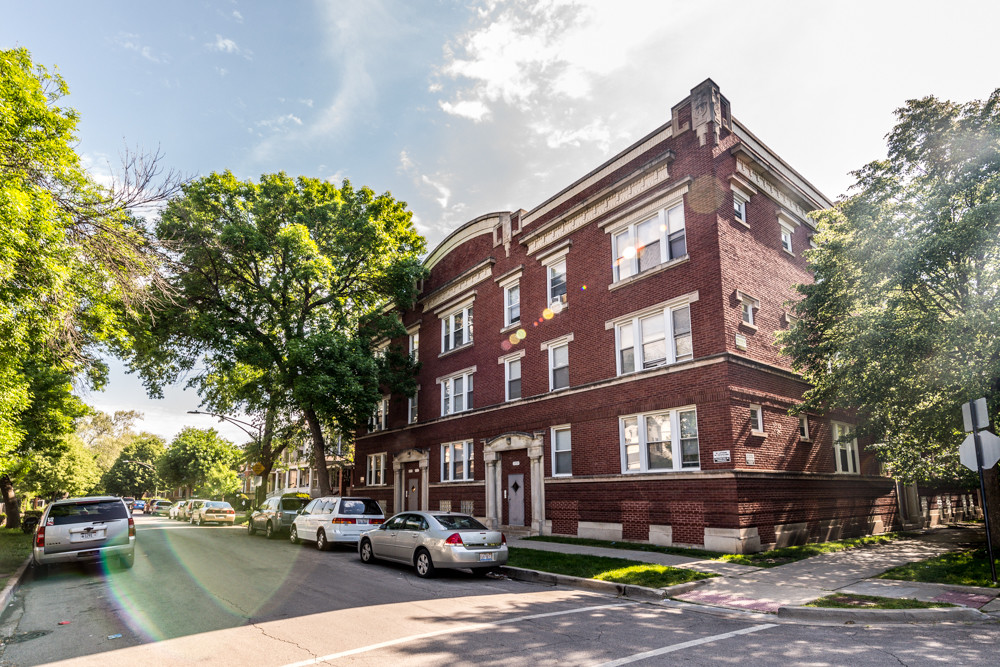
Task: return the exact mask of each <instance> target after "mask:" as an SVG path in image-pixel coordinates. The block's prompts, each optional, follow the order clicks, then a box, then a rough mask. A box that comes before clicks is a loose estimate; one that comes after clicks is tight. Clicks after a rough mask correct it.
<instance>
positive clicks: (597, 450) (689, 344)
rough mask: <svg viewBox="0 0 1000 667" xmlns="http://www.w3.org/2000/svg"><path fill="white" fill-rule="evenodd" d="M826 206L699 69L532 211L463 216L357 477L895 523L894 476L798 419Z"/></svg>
mask: <svg viewBox="0 0 1000 667" xmlns="http://www.w3.org/2000/svg"><path fill="white" fill-rule="evenodd" d="M780 108H781V107H780V106H776V110H779V111H780ZM807 140H808V141H813V140H814V138H806V137H804V138H803V141H807ZM831 205H832V203H831V202H830V201H829V200H828V199H827V198H826V197H825V196H824V195H823V194H822V193H820V192H819V191H818V190H817V189H816V188H815V187H813V186H812V185H811V184H810V183H809V181H807V180H806V179H805V178H803V177H802V176H801V175H800V174H799V173H798V172H796V171H795V170H794V169H792V168H791V167H790V166H789V165H788V164H786V163H785V162H784V161H783V160H782V159H781V158H780V157H778V156H777V155H776V154H775V153H774V152H773V151H772V150H771V149H770V148H768V147H767V146H766V145H765V144H764V143H763V142H762V141H761V140H759V139H758V138H757V137H756V136H754V135H753V134H751V132H750V131H749V130H748V129H747V128H746V127H744V126H743V125H742V124H741V123H740V122H739V121H737V120H736V119H734V118H733V117H732V114H731V111H730V104H729V101H728V100H727V99H726V98H725V97H724V96H722V94H721V93H720V91H719V88H718V86H717V85H716V84H715V83H714V82H713V81H711V80H706V81H705V82H703V83H702V84H700V85H699V86H697V87H696V88H694V89H693V90H692V91H691V95H690V96H689V97H688V98H686V99H684V100H683V101H681V102H680V103H678V104H677V105H676V106H674V107H673V109H672V110H671V114H670V117H669V119H668V120H667V122H666V124H664V125H662V126H661V127H659V128H657V129H655V130H653V131H652V132H651V133H650V134H649V135H647V136H645V137H643V138H642V139H640V140H639V141H637V142H636V143H635V144H633V145H632V146H630V147H629V148H627V149H625V150H624V151H622V152H621V153H620V154H618V155H615V156H614V157H612V158H611V159H609V160H608V161H607V162H605V163H604V164H602V165H600V166H598V167H597V168H595V169H594V170H593V171H591V172H590V173H588V174H586V175H584V176H583V177H582V178H580V179H579V180H577V181H576V182H574V183H571V184H570V185H569V186H568V187H566V188H565V189H563V190H562V191H560V192H558V193H555V194H554V195H553V196H552V197H551V198H549V199H548V200H546V201H544V202H542V203H541V204H539V205H538V206H536V207H535V208H533V209H531V210H529V211H525V210H518V211H502V212H497V213H489V214H486V215H483V216H480V217H478V218H476V219H474V220H471V221H469V222H467V223H466V224H464V225H463V226H461V227H459V228H458V229H456V230H455V231H454V232H453V233H452V234H451V235H450V236H448V237H447V238H446V239H445V240H444V241H442V242H441V244H440V245H439V246H438V247H437V248H435V249H434V250H433V252H431V253H430V255H429V256H428V257H427V259H426V267H427V268H428V269H429V270H430V276H429V278H427V280H426V281H425V282H424V283H423V285H422V289H421V291H420V295H419V300H418V302H417V303H416V305H415V307H414V308H413V309H412V310H409V311H407V312H405V313H402V320H403V323H404V324H405V326H406V328H407V331H408V335H407V337H406V338H403V339H399V340H395V341H391V344H393V345H398V346H400V347H402V348H404V349H408V350H410V351H411V353H412V354H413V355H414V356H417V357H418V359H419V361H420V362H421V364H422V367H421V370H420V374H419V390H418V391H417V393H416V394H415V395H414V396H385V397H384V399H383V401H382V402H381V403H380V404H379V406H378V409H377V411H376V414H375V415H374V416H373V419H372V423H371V425H370V429H369V430H367V431H365V432H363V433H359V434H358V438H357V445H356V457H355V466H356V473H355V479H354V484H353V488H352V493H356V494H363V495H367V496H371V497H374V498H376V499H378V500H379V501H380V502H381V503H382V504H383V506H384V507H385V508H386V510H387V511H389V512H397V511H402V510H405V509H435V510H436V509H443V510H448V509H451V510H456V511H458V510H461V511H465V512H471V513H473V514H475V515H477V516H479V517H482V518H483V519H484V520H485V521H486V522H487V523H488V524H489V525H490V526H504V527H506V529H507V530H513V531H517V530H518V529H520V530H522V531H523V532H530V533H532V534H558V535H577V536H581V537H595V538H605V539H613V540H633V541H649V542H653V543H656V544H663V545H694V546H699V547H700V546H704V547H705V548H708V549H714V550H719V551H726V552H747V551H755V550H758V549H760V548H761V547H762V545H765V546H766V545H769V544H785V543H793V542H802V541H805V540H807V539H820V538H823V539H825V538H828V537H836V536H840V535H855V534H862V533H871V532H881V531H884V530H886V529H888V528H889V527H890V526H892V525H894V524H896V523H897V522H898V518H897V515H898V510H897V500H896V494H895V485H894V483H893V482H892V480H890V479H887V478H885V477H883V476H881V474H880V468H879V464H878V462H877V461H876V460H874V458H873V457H872V456H871V455H870V454H869V453H867V452H866V451H865V449H864V447H863V446H860V445H859V443H858V442H857V441H856V440H854V439H851V438H850V437H849V436H850V431H851V423H850V420H849V419H848V418H847V417H846V416H842V417H839V418H836V419H831V418H829V417H828V416H824V417H819V416H815V415H803V416H801V417H794V416H790V415H789V414H788V410H789V408H791V407H792V406H793V405H795V404H796V403H797V402H798V401H799V400H800V398H801V396H802V393H803V391H805V389H806V388H807V386H806V385H805V384H804V382H803V381H802V380H801V379H800V378H799V377H798V376H797V375H796V374H795V373H793V372H792V370H791V367H790V363H789V359H787V358H785V357H783V356H782V355H781V354H780V351H779V348H778V347H777V345H776V343H775V335H776V334H777V333H778V332H780V331H782V330H785V329H787V328H788V327H790V326H793V325H794V318H793V317H792V316H791V314H790V310H789V306H788V304H789V302H790V301H792V300H795V299H796V298H797V297H796V292H795V291H794V289H793V285H795V284H797V283H805V282H809V281H811V280H812V277H811V275H810V273H809V271H808V270H807V268H806V261H805V259H804V258H803V252H804V251H806V250H807V249H809V248H810V246H811V244H812V240H811V239H812V235H813V233H814V228H813V225H812V222H810V220H809V219H808V217H807V216H806V214H807V212H809V211H811V210H814V209H818V208H827V207H830V206H831ZM842 436H843V437H842Z"/></svg>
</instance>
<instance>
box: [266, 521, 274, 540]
mask: <svg viewBox="0 0 1000 667" xmlns="http://www.w3.org/2000/svg"><path fill="white" fill-rule="evenodd" d="M264 537H266V538H267V539H269V540H273V539H274V524H273V523H271V522H270V521H268V522H267V526H266V527H265V528H264Z"/></svg>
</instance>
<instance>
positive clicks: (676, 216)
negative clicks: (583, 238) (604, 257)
mask: <svg viewBox="0 0 1000 667" xmlns="http://www.w3.org/2000/svg"><path fill="white" fill-rule="evenodd" d="M612 239H613V241H612V242H613V244H614V254H615V267H614V268H615V282H617V281H619V280H624V279H625V278H629V277H631V276H634V275H636V274H639V273H642V272H643V271H648V270H649V269H652V268H654V267H657V266H659V265H660V264H663V263H665V262H669V261H671V260H674V259H678V258H680V257H683V256H684V255H686V254H687V240H686V236H685V231H684V203H683V202H681V203H679V204H677V205H675V206H672V207H670V208H668V209H664V210H662V211H660V212H658V213H657V214H656V216H655V217H652V218H650V219H648V220H644V221H642V222H637V223H634V224H631V225H629V226H628V227H626V228H625V229H623V230H621V231H619V232H617V233H616V234H614V235H613V237H612Z"/></svg>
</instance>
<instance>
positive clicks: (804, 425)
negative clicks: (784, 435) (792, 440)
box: [799, 415, 812, 440]
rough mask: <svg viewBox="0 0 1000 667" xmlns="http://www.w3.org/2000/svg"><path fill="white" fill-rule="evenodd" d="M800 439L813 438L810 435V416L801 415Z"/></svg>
mask: <svg viewBox="0 0 1000 667" xmlns="http://www.w3.org/2000/svg"><path fill="white" fill-rule="evenodd" d="M799 440H812V438H810V437H809V417H808V416H806V415H799Z"/></svg>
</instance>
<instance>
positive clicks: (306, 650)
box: [250, 623, 319, 660]
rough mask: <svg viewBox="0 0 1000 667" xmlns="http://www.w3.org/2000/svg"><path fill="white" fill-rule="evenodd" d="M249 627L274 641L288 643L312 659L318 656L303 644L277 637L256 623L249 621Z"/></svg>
mask: <svg viewBox="0 0 1000 667" xmlns="http://www.w3.org/2000/svg"><path fill="white" fill-rule="evenodd" d="M250 627H252V628H254V629H255V630H257V631H258V632H260V634H262V635H263V636H265V637H267V638H268V639H273V640H275V641H279V642H281V643H282V644H288V645H289V646H294V647H295V648H297V649H299V650H300V651H304V652H305V653H306V654H307V655H308V656H309V657H310V658H312V659H314V660H315V659H316V658H318V657H319V655H318V654H316V653H314V652H313V651H311V650H309V649H307V648H306V647H305V646H303V645H302V644H299V643H298V642H293V641H291V640H290V639H284V638H283V637H278V636H277V635H272V634H271V633H270V632H268V631H267V630H265V629H264V628H263V626H260V625H258V624H256V623H251V624H250Z"/></svg>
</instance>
